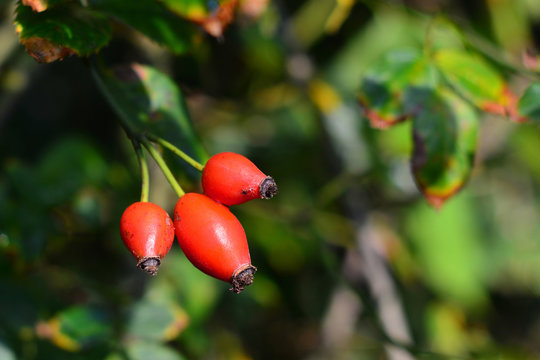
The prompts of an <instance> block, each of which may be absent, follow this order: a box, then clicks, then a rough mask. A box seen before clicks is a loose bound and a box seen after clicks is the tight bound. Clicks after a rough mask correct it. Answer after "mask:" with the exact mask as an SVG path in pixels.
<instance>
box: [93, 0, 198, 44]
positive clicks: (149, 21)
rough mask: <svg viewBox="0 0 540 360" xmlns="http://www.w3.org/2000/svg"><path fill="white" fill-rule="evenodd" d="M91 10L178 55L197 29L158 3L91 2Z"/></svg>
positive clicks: (120, 0) (193, 36)
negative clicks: (129, 27) (111, 17)
mask: <svg viewBox="0 0 540 360" xmlns="http://www.w3.org/2000/svg"><path fill="white" fill-rule="evenodd" d="M89 4H90V6H91V7H92V8H95V9H97V10H100V11H103V12H105V13H107V14H109V15H111V16H113V17H115V18H117V19H118V20H120V21H122V22H124V23H125V24H127V25H129V26H131V27H133V28H134V29H136V30H138V31H140V32H141V33H143V34H144V35H146V36H148V37H149V38H150V39H152V40H154V41H156V42H157V43H159V44H161V45H163V46H166V47H167V48H169V49H170V50H171V51H172V52H174V53H175V54H180V53H183V52H185V51H186V50H187V49H189V48H190V47H191V45H192V43H193V41H194V39H195V35H196V30H197V29H196V27H195V26H194V25H193V24H191V23H190V22H189V21H187V20H186V19H183V18H181V17H179V16H176V15H175V14H174V13H172V12H171V11H169V10H168V9H167V8H166V7H165V6H164V5H163V4H162V3H161V2H159V1H155V0H137V1H123V0H90V1H89Z"/></svg>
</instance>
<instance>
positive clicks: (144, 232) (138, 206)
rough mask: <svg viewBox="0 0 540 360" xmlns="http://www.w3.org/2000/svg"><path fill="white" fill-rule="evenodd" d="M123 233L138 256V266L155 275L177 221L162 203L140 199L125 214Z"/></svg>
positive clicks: (166, 251) (168, 246)
mask: <svg viewBox="0 0 540 360" xmlns="http://www.w3.org/2000/svg"><path fill="white" fill-rule="evenodd" d="M120 236H121V237H122V241H123V242H124V244H125V245H126V247H127V248H128V249H129V251H131V253H132V254H133V256H135V258H136V259H137V261H138V262H137V266H139V267H140V268H141V269H143V270H145V271H147V272H149V273H150V274H151V275H155V273H156V272H157V268H158V267H159V264H160V263H161V259H162V258H163V257H164V256H165V255H166V254H167V253H168V252H169V250H170V249H171V246H172V243H173V241H174V224H173V222H172V220H171V217H170V216H169V214H167V212H166V211H165V210H163V209H162V208H161V207H159V206H158V205H156V204H154V203H151V202H136V203H133V204H131V205H130V206H129V207H128V208H127V209H126V210H125V211H124V213H123V214H122V218H121V219H120ZM149 260H150V261H149ZM151 260H155V261H154V262H152V261H151Z"/></svg>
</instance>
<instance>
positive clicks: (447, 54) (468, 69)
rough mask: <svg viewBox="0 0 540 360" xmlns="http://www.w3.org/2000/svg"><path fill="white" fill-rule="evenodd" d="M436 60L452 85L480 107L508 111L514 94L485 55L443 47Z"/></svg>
mask: <svg viewBox="0 0 540 360" xmlns="http://www.w3.org/2000/svg"><path fill="white" fill-rule="evenodd" d="M435 62H436V64H437V66H438V67H439V69H440V70H441V72H442V73H443V75H444V76H445V78H446V79H447V80H448V82H449V83H450V85H451V86H452V87H453V88H454V89H455V90H456V91H457V92H458V93H459V94H461V95H462V96H463V97H465V98H466V99H467V100H469V101H470V102H472V103H473V104H474V105H476V106H478V107H479V108H480V109H482V110H484V111H487V112H492V113H495V114H499V115H507V113H508V109H507V107H508V105H509V102H510V97H511V94H510V92H509V91H508V89H507V84H506V83H505V81H504V79H503V78H502V76H501V75H500V74H499V73H498V72H497V70H496V69H495V68H493V67H492V66H491V65H489V64H488V63H487V62H486V61H485V60H483V59H482V58H480V57H478V56H475V55H472V54H470V53H467V52H465V51H463V50H456V49H443V50H440V51H438V52H437V53H436V54H435Z"/></svg>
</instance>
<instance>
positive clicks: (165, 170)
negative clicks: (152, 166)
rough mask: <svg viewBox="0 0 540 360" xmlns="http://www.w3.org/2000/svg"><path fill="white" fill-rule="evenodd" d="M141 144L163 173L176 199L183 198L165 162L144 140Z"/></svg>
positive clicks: (180, 189) (182, 192)
mask: <svg viewBox="0 0 540 360" xmlns="http://www.w3.org/2000/svg"><path fill="white" fill-rule="evenodd" d="M142 144H143V146H144V147H145V148H146V150H148V152H149V153H150V156H152V158H153V159H154V161H155V162H156V163H157V164H158V166H159V168H160V169H161V171H162V172H163V175H165V178H166V179H167V181H168V182H169V184H171V186H172V188H173V189H174V191H175V192H176V194H177V195H178V197H182V196H184V194H185V192H184V190H183V189H182V187H181V186H180V184H178V182H177V181H176V179H175V178H174V176H173V174H172V172H171V170H170V169H169V167H168V166H167V164H166V163H165V160H163V158H162V157H161V155H160V153H159V152H158V151H157V150H156V149H155V148H154V146H153V145H152V144H150V143H149V142H148V141H147V140H146V139H143V140H142Z"/></svg>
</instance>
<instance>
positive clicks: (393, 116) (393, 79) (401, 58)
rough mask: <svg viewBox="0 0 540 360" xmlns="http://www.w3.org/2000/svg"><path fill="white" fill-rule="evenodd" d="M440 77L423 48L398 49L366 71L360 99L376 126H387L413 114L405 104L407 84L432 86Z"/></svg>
mask: <svg viewBox="0 0 540 360" xmlns="http://www.w3.org/2000/svg"><path fill="white" fill-rule="evenodd" d="M437 78H438V76H437V72H436V70H435V69H434V68H433V67H432V66H431V65H429V64H428V63H427V62H426V61H425V59H424V58H423V57H422V54H421V53H420V52H419V51H417V50H414V49H403V50H396V51H393V52H390V53H388V54H387V55H386V56H385V57H384V58H383V59H382V60H381V61H380V62H378V63H377V64H375V65H374V66H373V67H372V68H371V69H369V70H368V71H367V72H366V74H365V76H364V79H363V81H362V84H361V86H360V91H359V93H358V100H359V102H360V104H361V105H362V107H363V108H364V112H365V116H366V117H367V118H368V119H369V121H370V123H371V125H372V126H373V127H376V128H387V127H389V126H392V125H394V124H396V123H399V122H401V121H403V120H405V119H407V118H408V117H409V116H410V112H408V111H407V110H406V109H405V108H404V103H403V100H404V99H403V96H404V94H405V90H406V89H407V87H409V86H414V85H417V86H425V87H432V86H435V84H436V83H437Z"/></svg>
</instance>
